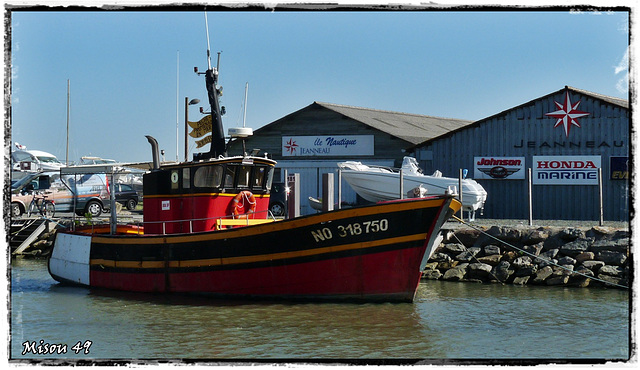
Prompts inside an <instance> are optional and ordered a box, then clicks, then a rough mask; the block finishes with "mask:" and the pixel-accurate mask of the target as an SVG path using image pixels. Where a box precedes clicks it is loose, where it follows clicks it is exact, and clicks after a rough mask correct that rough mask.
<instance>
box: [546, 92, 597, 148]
mask: <svg viewBox="0 0 640 370" xmlns="http://www.w3.org/2000/svg"><path fill="white" fill-rule="evenodd" d="M554 103H555V104H556V107H558V110H557V111H555V112H551V113H546V114H545V116H549V117H553V118H557V119H558V120H557V121H556V124H555V125H554V126H553V127H554V128H555V127H558V126H560V125H561V124H562V126H563V127H564V133H565V134H566V135H567V137H569V130H571V126H578V127H580V122H578V120H577V118H580V117H584V116H588V115H589V114H590V113H587V112H583V111H579V110H578V105H580V100H578V102H577V103H575V104H573V105H572V104H571V98H569V92H568V91H567V93H566V95H565V96H564V105H561V104H560V103H558V102H557V101H554Z"/></svg>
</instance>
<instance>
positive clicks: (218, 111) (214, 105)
mask: <svg viewBox="0 0 640 370" xmlns="http://www.w3.org/2000/svg"><path fill="white" fill-rule="evenodd" d="M204 23H205V27H206V31H207V66H208V69H207V71H206V72H204V75H205V84H206V87H207V94H208V98H209V104H210V106H211V148H210V150H209V152H208V153H198V154H197V155H196V154H194V156H193V159H194V161H195V160H205V159H211V158H218V157H220V156H226V155H227V153H226V151H227V145H226V143H225V142H224V132H223V129H222V115H223V114H224V107H222V108H221V107H220V100H219V97H220V96H221V95H222V87H218V86H217V84H218V70H219V68H220V53H218V65H217V67H216V68H212V67H211V44H210V40H209V21H208V19H207V12H205V13H204ZM193 70H194V72H195V73H197V74H202V73H200V72H198V67H195V68H194V69H193Z"/></svg>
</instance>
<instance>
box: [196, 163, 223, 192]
mask: <svg viewBox="0 0 640 370" xmlns="http://www.w3.org/2000/svg"><path fill="white" fill-rule="evenodd" d="M221 183H222V166H220V165H214V166H203V167H200V168H198V169H197V170H196V172H195V173H194V174H193V186H195V187H197V188H209V187H214V188H217V187H220V184H221Z"/></svg>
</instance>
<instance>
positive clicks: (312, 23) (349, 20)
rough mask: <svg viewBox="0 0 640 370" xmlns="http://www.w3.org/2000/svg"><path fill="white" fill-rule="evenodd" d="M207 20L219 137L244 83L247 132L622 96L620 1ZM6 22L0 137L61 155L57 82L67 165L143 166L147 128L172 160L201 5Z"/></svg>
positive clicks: (37, 15) (35, 15)
mask: <svg viewBox="0 0 640 370" xmlns="http://www.w3.org/2000/svg"><path fill="white" fill-rule="evenodd" d="M207 15H208V20H209V28H210V29H209V35H210V38H211V50H212V54H213V63H214V64H215V53H216V52H218V51H222V57H221V68H220V85H221V86H223V87H224V95H223V97H222V103H223V105H224V106H225V107H226V110H227V114H226V115H225V116H224V117H223V121H224V125H225V128H224V131H225V133H226V132H227V130H228V128H230V127H237V126H242V108H243V98H244V89H245V83H247V82H248V83H249V90H248V96H249V98H248V104H247V121H246V124H247V126H249V127H252V128H254V129H257V128H259V127H262V126H264V125H265V124H268V123H271V122H273V121H275V120H277V119H279V118H281V117H283V116H285V115H287V114H290V113H292V112H295V111H297V110H299V109H302V108H304V107H306V106H307V105H309V104H311V103H313V102H314V101H321V102H329V103H336V104H344V105H352V106H360V107H367V108H374V109H381V110H390V111H398V112H407V113H415V114H424V115H431V116H439V117H449V118H460V119H467V120H478V119H482V118H485V117H488V116H491V115H493V114H495V113H498V112H501V111H503V110H505V109H509V108H511V107H513V106H516V105H519V104H522V103H524V102H527V101H530V100H533V99H535V98H538V97H540V96H543V95H546V94H548V93H551V92H553V91H556V90H559V89H561V88H563V87H564V86H565V85H569V86H573V87H576V88H580V89H585V90H589V91H592V92H595V93H599V94H604V95H609V96H614V97H620V98H625V99H627V98H628V95H629V88H628V75H627V72H626V71H627V59H626V58H628V43H629V20H628V13H625V12H586V11H582V12H575V11H573V12H570V11H568V10H559V11H553V12H552V11H531V10H520V9H511V11H442V10H441V11H431V12H394V11H385V12H279V11H275V12H271V11H252V12H219V11H218V12H216V11H209V12H208V13H207ZM11 27H12V34H11V42H12V44H11V45H12V49H11V63H12V70H11V77H12V91H11V93H12V95H11V104H12V111H11V113H12V121H11V123H12V130H11V132H12V138H11V140H12V141H11V142H12V144H13V143H15V142H18V143H20V144H23V145H26V146H27V147H28V148H30V149H39V150H44V151H48V152H51V153H53V154H55V155H57V156H58V158H59V159H60V160H62V161H64V159H65V148H66V123H67V80H69V81H70V85H71V119H70V133H69V160H70V161H78V160H79V158H80V157H81V156H84V155H94V156H101V157H104V158H112V159H116V160H118V161H123V162H132V161H149V160H151V149H150V146H149V144H148V142H147V140H146V139H145V135H152V136H154V137H155V138H156V139H157V140H158V142H159V143H160V147H161V148H162V149H164V150H165V153H166V158H167V159H168V160H173V159H175V157H176V136H178V139H177V141H178V143H179V145H178V153H179V158H180V159H182V158H183V157H184V147H183V145H184V144H183V143H184V99H185V97H186V96H188V97H189V98H198V99H200V100H201V102H204V101H206V90H205V85H204V78H203V77H202V76H197V75H196V74H194V73H193V67H194V66H198V67H199V68H200V69H201V70H204V69H205V68H206V33H205V25H204V13H203V12H202V11H172V12H167V11H135V12H131V11H129V12H120V11H102V12H96V11H94V12H89V11H88V12H57V11H55V12H54V11H44V12H21V11H17V12H13V13H12V19H11ZM199 106H203V103H201V104H200V105H198V106H196V107H192V108H190V113H189V114H190V118H192V119H191V120H197V118H200V117H201V115H200V113H199V112H198V107H199ZM205 109H208V107H205ZM177 122H178V123H177ZM176 125H177V126H178V129H179V130H178V133H176ZM189 142H190V152H189V157H190V158H191V154H192V153H193V152H194V150H196V149H195V144H194V141H193V140H192V139H190V141H189ZM202 150H203V151H204V150H208V145H207V146H206V147H204V148H202Z"/></svg>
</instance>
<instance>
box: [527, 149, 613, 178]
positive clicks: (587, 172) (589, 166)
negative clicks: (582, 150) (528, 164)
mask: <svg viewBox="0 0 640 370" xmlns="http://www.w3.org/2000/svg"><path fill="white" fill-rule="evenodd" d="M600 160H601V157H600V156H598V155H592V156H571V155H567V156H534V157H533V184H535V185H598V168H600Z"/></svg>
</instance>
